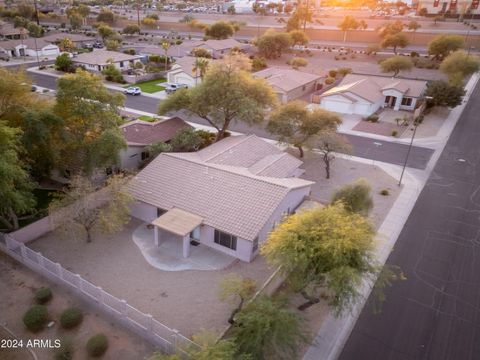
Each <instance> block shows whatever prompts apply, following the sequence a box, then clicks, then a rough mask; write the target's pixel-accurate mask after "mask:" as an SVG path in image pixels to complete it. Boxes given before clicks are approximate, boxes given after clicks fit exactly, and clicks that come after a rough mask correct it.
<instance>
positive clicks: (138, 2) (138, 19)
mask: <svg viewBox="0 0 480 360" xmlns="http://www.w3.org/2000/svg"><path fill="white" fill-rule="evenodd" d="M137 23H138V27H140V1H139V0H137Z"/></svg>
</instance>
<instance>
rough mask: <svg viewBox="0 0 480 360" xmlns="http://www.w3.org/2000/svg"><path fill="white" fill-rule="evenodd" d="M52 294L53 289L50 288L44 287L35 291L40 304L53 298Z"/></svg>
mask: <svg viewBox="0 0 480 360" xmlns="http://www.w3.org/2000/svg"><path fill="white" fill-rule="evenodd" d="M52 296H53V295H52V290H50V288H48V287H42V288H40V289H38V290H37V292H36V293H35V302H36V303H37V304H40V305H43V304H46V303H47V302H49V301H50V300H51V299H52Z"/></svg>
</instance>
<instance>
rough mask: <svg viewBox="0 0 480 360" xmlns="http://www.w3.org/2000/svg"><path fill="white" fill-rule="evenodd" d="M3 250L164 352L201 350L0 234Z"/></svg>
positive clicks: (12, 239) (181, 336) (180, 336)
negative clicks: (73, 292)
mask: <svg viewBox="0 0 480 360" xmlns="http://www.w3.org/2000/svg"><path fill="white" fill-rule="evenodd" d="M0 249H1V250H3V251H4V252H5V253H7V254H8V255H10V256H12V257H13V258H15V259H16V260H18V261H20V262H21V263H22V264H24V265H25V266H27V267H29V268H30V269H32V270H33V271H35V272H37V273H40V274H41V275H43V276H45V277H46V278H48V279H50V280H52V281H54V282H56V283H59V284H61V285H67V286H68V287H70V288H73V289H74V290H75V291H76V293H77V294H79V295H80V296H81V297H82V298H83V299H84V300H86V301H88V302H89V303H91V304H93V305H94V306H96V307H97V308H98V309H100V310H101V311H103V312H105V313H107V314H108V315H110V316H112V317H113V318H114V319H115V320H117V321H118V322H119V323H120V324H122V325H123V326H125V327H127V328H128V329H130V330H132V331H133V332H135V333H137V334H138V335H139V336H141V337H142V338H144V339H146V340H147V341H149V342H151V343H152V344H153V345H155V346H158V347H159V348H160V349H161V350H162V352H164V353H167V354H179V355H180V356H181V357H182V358H185V359H188V358H189V356H188V353H187V351H186V350H185V349H191V348H198V347H199V346H198V345H197V344H195V343H194V342H192V341H191V340H190V339H188V338H186V337H185V336H183V335H181V334H180V333H179V332H178V331H177V330H175V329H171V328H169V327H168V326H165V325H164V324H162V323H161V322H159V321H157V320H155V319H154V318H153V316H152V315H149V314H144V313H143V312H141V311H139V310H138V309H136V308H134V307H133V306H131V305H129V304H128V303H127V302H126V301H125V300H120V299H118V298H117V297H115V296H113V295H111V294H109V293H108V292H106V291H105V290H103V289H102V288H101V287H99V286H96V285H94V284H92V283H91V282H89V281H87V280H85V279H83V278H82V277H81V276H80V275H78V274H74V273H72V272H71V271H68V270H67V269H65V268H63V267H62V265H60V264H59V263H55V262H53V261H51V260H49V259H47V258H46V257H45V256H43V255H42V254H41V253H39V252H36V251H33V250H32V249H30V248H28V247H27V246H26V245H25V244H24V243H22V242H19V241H17V240H15V239H14V238H13V237H11V236H10V235H7V234H2V233H0Z"/></svg>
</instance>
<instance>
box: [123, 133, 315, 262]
mask: <svg viewBox="0 0 480 360" xmlns="http://www.w3.org/2000/svg"><path fill="white" fill-rule="evenodd" d="M301 164H302V162H301V161H300V160H298V159H297V158H295V157H293V156H291V155H290V154H287V153H284V152H283V151H281V150H280V149H279V148H278V147H276V146H275V145H272V144H270V143H268V142H266V141H264V140H262V139H260V138H258V137H257V136H255V135H241V136H231V137H227V138H225V139H223V140H222V141H219V142H217V143H214V144H212V145H210V146H208V147H206V148H205V149H202V150H200V151H198V152H195V153H162V154H160V155H159V156H157V158H155V159H154V160H153V161H152V162H151V163H150V164H149V165H147V166H146V167H145V169H143V170H142V171H140V172H139V173H138V174H137V176H135V178H134V179H133V180H132V181H131V183H130V185H129V189H130V192H131V194H132V195H133V197H134V198H135V200H136V202H135V203H134V204H133V205H132V216H134V217H136V218H139V219H141V220H143V221H146V222H148V223H151V224H153V225H154V234H155V235H154V239H152V241H155V243H156V244H157V245H158V244H159V243H160V242H161V241H162V232H164V231H166V232H167V233H173V234H175V235H177V236H178V239H179V240H178V241H181V242H182V244H183V256H184V257H188V256H189V254H190V246H191V241H195V242H196V243H199V244H200V245H199V246H208V247H211V248H214V249H216V250H218V251H221V252H223V253H226V254H229V255H231V256H234V257H236V258H238V259H241V260H243V261H247V262H250V261H252V260H253V258H254V257H255V255H256V254H257V253H258V249H259V247H260V245H261V244H262V243H263V242H264V241H265V240H266V239H267V237H268V233H269V232H270V231H271V230H272V229H273V228H274V227H275V226H276V225H277V224H278V223H279V222H281V221H282V218H283V216H284V215H286V214H290V213H293V212H294V211H295V209H296V208H297V207H298V206H299V205H300V204H301V203H302V202H303V201H304V199H305V198H306V197H307V196H308V195H309V194H310V188H311V186H312V184H313V183H312V182H311V181H307V180H303V179H299V178H297V177H296V176H299V175H300V174H301V173H302V171H301V170H300V169H299V167H300V165H301Z"/></svg>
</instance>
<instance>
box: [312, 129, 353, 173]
mask: <svg viewBox="0 0 480 360" xmlns="http://www.w3.org/2000/svg"><path fill="white" fill-rule="evenodd" d="M313 143H314V146H315V149H316V150H317V151H318V152H319V153H320V155H321V157H322V161H323V163H324V165H325V178H326V179H330V170H331V167H332V163H333V161H334V160H335V153H343V154H351V153H352V147H351V146H350V144H349V143H348V141H347V140H346V139H345V138H344V137H343V136H341V135H339V134H337V133H336V132H334V131H324V132H321V133H320V134H318V135H317V136H316V137H315V139H314V141H313Z"/></svg>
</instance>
